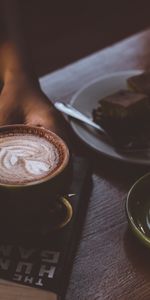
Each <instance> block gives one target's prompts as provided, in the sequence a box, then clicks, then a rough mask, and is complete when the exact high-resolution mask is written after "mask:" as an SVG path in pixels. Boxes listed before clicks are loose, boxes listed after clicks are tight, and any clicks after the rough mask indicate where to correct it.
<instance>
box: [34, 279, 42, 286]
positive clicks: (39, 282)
mask: <svg viewBox="0 0 150 300" xmlns="http://www.w3.org/2000/svg"><path fill="white" fill-rule="evenodd" d="M35 284H36V285H38V286H43V281H42V278H39V279H38V281H37V282H36V283H35Z"/></svg>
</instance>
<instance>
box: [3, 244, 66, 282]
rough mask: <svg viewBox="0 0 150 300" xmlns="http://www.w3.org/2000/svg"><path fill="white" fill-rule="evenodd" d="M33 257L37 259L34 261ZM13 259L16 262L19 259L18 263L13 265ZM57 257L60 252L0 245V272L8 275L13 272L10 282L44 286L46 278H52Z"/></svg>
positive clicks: (57, 260)
mask: <svg viewBox="0 0 150 300" xmlns="http://www.w3.org/2000/svg"><path fill="white" fill-rule="evenodd" d="M34 256H35V257H36V258H37V259H36V260H34ZM13 257H14V258H15V257H16V258H17V259H18V260H19V258H20V261H17V262H16V264H14V262H15V261H16V260H13ZM32 257H33V263H32ZM59 257H60V252H57V251H50V250H46V249H44V250H42V251H39V249H33V248H31V249H26V248H24V247H21V246H19V247H18V248H17V247H16V246H12V245H0V271H3V272H4V271H6V272H10V274H12V272H13V275H12V280H14V281H18V282H22V283H26V284H28V285H32V284H34V285H36V286H44V280H45V279H46V278H49V279H52V278H53V277H54V274H55V271H56V268H57V264H58V262H59ZM9 258H10V259H9ZM34 261H35V262H34ZM36 262H37V265H36ZM35 267H36V268H35ZM35 270H36V271H35ZM6 275H7V273H6Z"/></svg>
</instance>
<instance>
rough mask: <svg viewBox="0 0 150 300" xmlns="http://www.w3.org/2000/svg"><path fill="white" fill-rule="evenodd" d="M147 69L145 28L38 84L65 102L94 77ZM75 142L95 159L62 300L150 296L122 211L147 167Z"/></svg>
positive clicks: (145, 268) (147, 257)
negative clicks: (91, 188) (76, 244)
mask: <svg viewBox="0 0 150 300" xmlns="http://www.w3.org/2000/svg"><path fill="white" fill-rule="evenodd" d="M60 51H61V50H60ZM149 67H150V30H147V31H145V32H142V33H140V34H138V35H135V36H133V37H131V38H129V39H127V40H125V41H123V42H120V43H118V44H116V45H114V46H112V47H109V48H107V49H104V50H103V51H100V52H97V53H95V54H94V55H91V56H89V57H86V58H85V59H82V60H80V61H78V62H76V63H74V64H72V65H70V66H67V67H66V68H63V69H62V70H58V71H56V72H54V73H52V74H49V75H46V76H45V77H43V78H41V80H40V82H41V85H42V88H43V90H44V91H45V93H46V94H47V95H48V96H49V97H50V98H51V99H52V100H53V101H55V100H58V99H61V100H65V101H69V100H70V99H71V97H72V95H73V94H74V93H75V92H76V91H77V90H79V89H80V88H81V87H82V86H83V85H84V84H86V83H88V82H89V81H91V80H93V79H96V78H97V77H98V76H101V75H107V74H109V73H111V72H114V71H119V70H128V69H148V68H149ZM79 146H80V149H81V154H84V155H86V156H87V157H88V158H89V159H90V161H93V175H92V179H93V190H92V194H91V197H90V201H89V204H88V203H87V205H88V209H87V214H86V218H85V223H84V227H83V230H82V234H81V240H80V242H79V245H78V250H77V253H76V256H75V259H74V264H73V270H72V274H71V278H70V282H69V286H68V290H67V294H66V300H110V299H111V300H130V299H132V300H134V299H135V300H138V299H141V300H149V299H150V251H149V250H148V249H145V248H144V247H143V246H142V245H141V244H140V243H139V242H138V241H137V240H136V239H135V238H134V237H133V235H132V234H131V233H130V231H129V230H128V224H127V220H126V216H125V210H124V204H125V201H124V197H125V195H126V194H127V191H128V190H129V188H130V186H131V185H132V183H133V182H134V181H135V180H136V179H137V178H138V177H139V176H140V175H142V174H144V173H145V172H147V171H148V169H149V168H148V167H147V168H146V167H139V166H133V165H129V164H126V163H122V162H118V161H114V160H111V159H108V158H105V157H103V156H100V155H99V156H98V155H95V154H94V153H93V151H89V150H88V149H87V147H86V146H84V145H83V144H82V142H79V141H78V143H76V138H75V141H74V149H75V151H77V152H78V150H77V147H79ZM14 299H15V298H14ZM17 299H20V298H19V297H18V298H17ZM2 300H3V299H2Z"/></svg>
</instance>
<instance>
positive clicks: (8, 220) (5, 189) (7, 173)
mask: <svg viewBox="0 0 150 300" xmlns="http://www.w3.org/2000/svg"><path fill="white" fill-rule="evenodd" d="M69 179H70V159H69V151H68V148H67V146H66V144H65V142H64V141H63V140H62V139H61V138H60V137H58V136H57V135H56V134H54V133H53V132H51V131H49V130H47V129H44V128H41V127H33V126H26V125H20V124H19V125H8V126H4V127H0V229H2V230H3V229H4V227H5V229H6V228H7V229H8V230H9V229H12V228H13V229H15V230H22V229H25V230H27V231H34V230H39V228H40V229H41V228H43V226H45V225H44V224H47V225H46V226H48V228H49V230H51V229H55V228H60V227H63V226H65V225H66V224H67V223H68V222H69V220H70V219H71V216H72V207H71V205H70V203H69V201H68V200H67V198H66V196H64V195H66V194H67V192H68V185H69Z"/></svg>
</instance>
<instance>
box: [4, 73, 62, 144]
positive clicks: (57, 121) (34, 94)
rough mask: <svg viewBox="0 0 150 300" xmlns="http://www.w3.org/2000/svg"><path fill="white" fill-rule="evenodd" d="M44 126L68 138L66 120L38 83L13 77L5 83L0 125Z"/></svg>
mask: <svg viewBox="0 0 150 300" xmlns="http://www.w3.org/2000/svg"><path fill="white" fill-rule="evenodd" d="M14 123H15V124H17V123H18V124H21V123H24V124H28V125H34V126H42V127H45V128H48V129H50V130H51V131H53V132H55V133H56V134H58V135H59V136H61V137H62V138H63V139H65V140H66V127H67V126H66V122H65V120H64V119H63V117H62V116H61V114H60V113H59V112H58V111H56V109H55V108H54V106H53V105H52V103H51V102H50V101H49V99H48V98H47V97H46V96H45V95H44V93H43V92H42V91H41V90H40V88H39V86H38V85H34V84H33V83H32V84H31V83H30V82H29V81H28V80H20V79H19V78H18V80H17V79H13V80H11V81H10V82H7V83H6V84H5V83H4V87H3V89H2V91H1V95H0V126H2V125H8V124H14Z"/></svg>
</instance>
